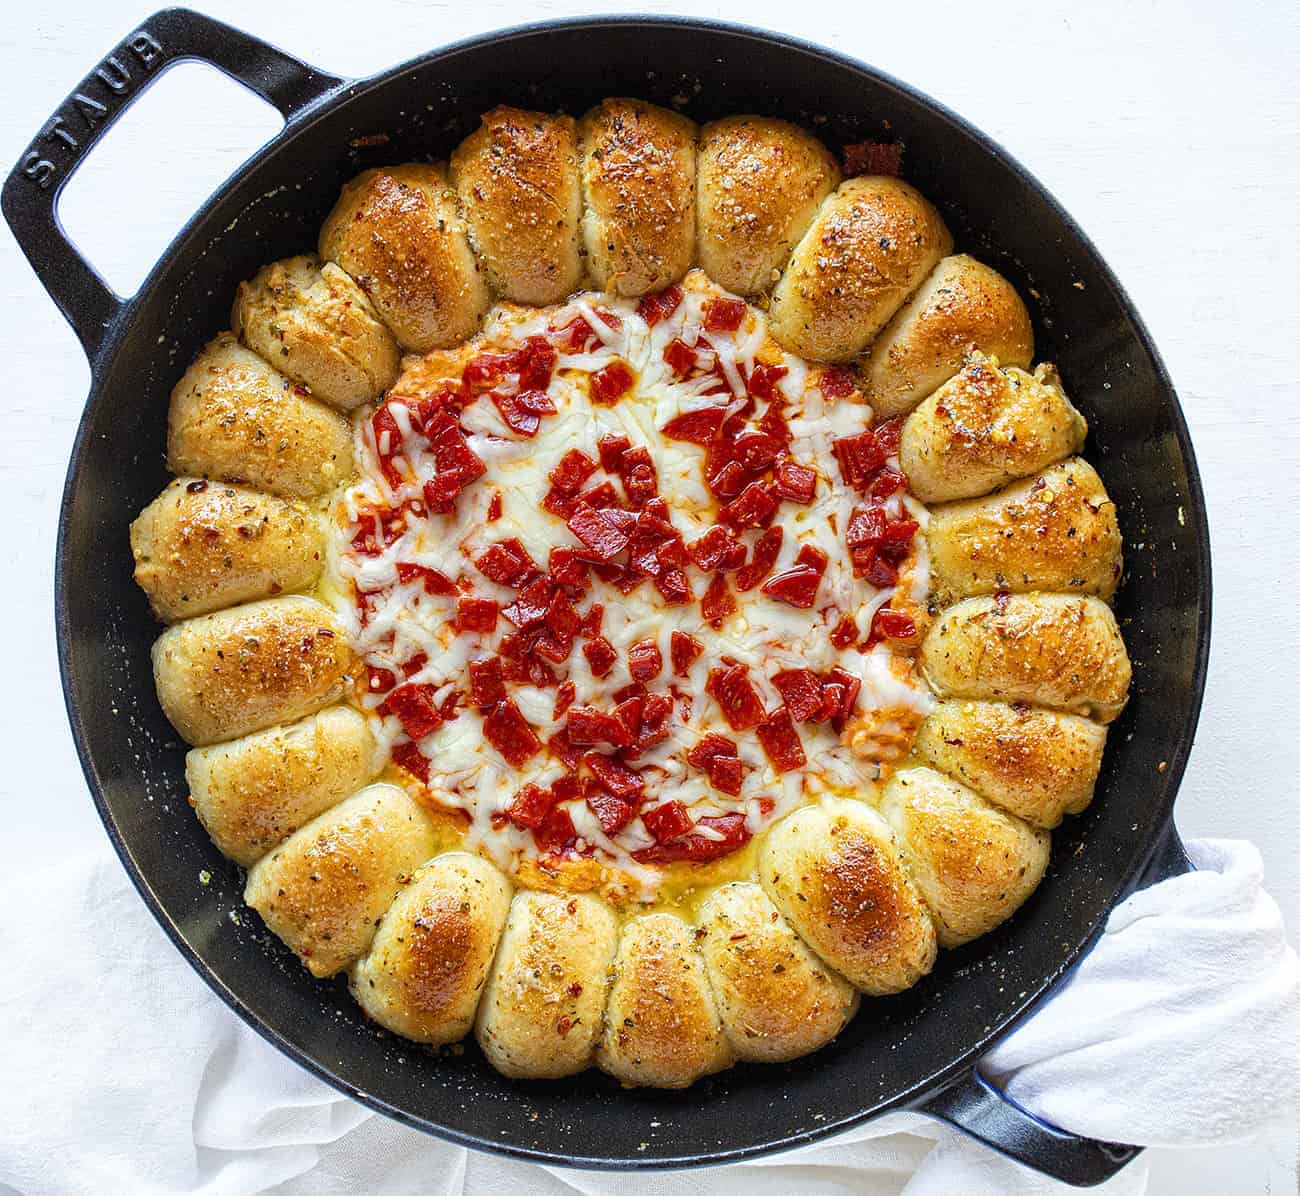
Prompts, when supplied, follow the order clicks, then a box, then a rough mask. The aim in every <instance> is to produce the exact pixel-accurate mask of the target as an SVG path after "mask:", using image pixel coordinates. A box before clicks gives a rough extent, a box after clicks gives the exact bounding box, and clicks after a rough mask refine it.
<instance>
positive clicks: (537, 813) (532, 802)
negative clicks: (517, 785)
mask: <svg viewBox="0 0 1300 1196" xmlns="http://www.w3.org/2000/svg"><path fill="white" fill-rule="evenodd" d="M555 801H556V798H555V794H554V793H553V792H552V791H550V790H547V789H543V788H542V787H541V786H540V785H534V784H533V783H532V782H531V781H530V782H529V783H528V784H527V785H524V786H523V787H522V788H521V789H520V790H519V792H518V793H516V794H515V795H514V797H513V798H512V799H511V801H510V804H509V805H508V806H507V807H506V817H507V818H509V819H510V821H511V822H513V823H514V824H515V826H518V827H522V828H523V829H524V830H530V831H532V830H536V829H537V828H538V827H540V826H541V825H542V823H544V822H545V821H546V816H547V815H548V814H549V813H550V812H551V810H552V808H553V807H554V806H555Z"/></svg>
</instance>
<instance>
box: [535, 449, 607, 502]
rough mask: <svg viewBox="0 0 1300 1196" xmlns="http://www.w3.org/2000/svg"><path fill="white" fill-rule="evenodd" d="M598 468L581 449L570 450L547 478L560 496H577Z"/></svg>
mask: <svg viewBox="0 0 1300 1196" xmlns="http://www.w3.org/2000/svg"><path fill="white" fill-rule="evenodd" d="M598 468H599V466H597V464H596V462H595V461H593V460H592V459H591V458H590V457H588V456H587V454H586V453H584V452H583V451H582V450H581V449H576V448H574V449H570V450H569V451H568V452H567V453H565V454H564V456H563V457H561V458H560V460H559V463H558V464H557V465H556V466H555V468H554V469H552V470H551V472H550V473H549V474H547V477H548V478H549V479H550V482H551V485H552V486H554V487H555V488H556V489H557V490H559V491H560V492H561V493H562V494H577V493H578V491H579V490H581V489H582V488H583V486H584V485H586V482H587V479H588V478H589V477H591V475H592V474H593V473H595V472H596V470H597V469H598Z"/></svg>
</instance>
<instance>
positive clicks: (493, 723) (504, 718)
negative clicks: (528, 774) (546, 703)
mask: <svg viewBox="0 0 1300 1196" xmlns="http://www.w3.org/2000/svg"><path fill="white" fill-rule="evenodd" d="M483 736H484V738H485V739H486V740H487V741H488V743H490V744H491V745H492V746H493V747H494V748H496V750H497V751H498V752H500V753H501V755H502V756H503V757H504V758H505V761H506V763H507V764H509V765H511V766H512V767H514V768H518V767H519V766H520V765H521V764H523V763H525V762H526V761H528V760H530V759H532V757H533V756H535V755H536V754H537V753H538V752H540V751H541V750H542V741H541V740H540V739H538V738H537V734H536V732H535V731H534V730H533V729H532V727H530V726H529V725H528V722H527V720H526V719H525V718H524V716H523V715H522V714H520V713H519V707H518V706H516V705H515V703H514V700H513V699H511V698H506V699H505V700H504V701H501V702H498V703H497V704H496V705H495V706H493V707H492V710H491V711H490V712H489V713H488V716H487V717H486V718H485V719H484V720H483Z"/></svg>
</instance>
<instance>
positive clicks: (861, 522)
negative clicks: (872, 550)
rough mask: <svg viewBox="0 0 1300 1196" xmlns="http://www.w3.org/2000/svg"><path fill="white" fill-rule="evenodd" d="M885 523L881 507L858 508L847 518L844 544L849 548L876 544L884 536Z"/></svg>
mask: <svg viewBox="0 0 1300 1196" xmlns="http://www.w3.org/2000/svg"><path fill="white" fill-rule="evenodd" d="M885 522H886V520H885V511H884V508H883V507H858V508H857V509H856V510H854V512H853V514H852V515H851V516H850V517H849V526H848V527H847V528H846V529H845V532H844V542H845V543H846V544H847V545H848V546H849V547H850V548H863V547H865V546H866V545H868V544H875V543H878V542H879V541H880V539H881V538H882V537H883V536H884V534H885Z"/></svg>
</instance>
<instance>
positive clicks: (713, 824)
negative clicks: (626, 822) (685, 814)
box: [633, 814, 750, 864]
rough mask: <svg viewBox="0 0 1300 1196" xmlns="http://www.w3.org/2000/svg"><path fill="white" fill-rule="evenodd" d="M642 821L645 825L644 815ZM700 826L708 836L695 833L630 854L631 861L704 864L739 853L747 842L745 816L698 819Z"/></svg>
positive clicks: (719, 816) (747, 833)
mask: <svg viewBox="0 0 1300 1196" xmlns="http://www.w3.org/2000/svg"><path fill="white" fill-rule="evenodd" d="M641 819H642V821H643V822H644V821H645V815H644V814H643V815H642V816H641ZM699 826H700V827H707V828H708V830H709V831H710V832H711V833H710V834H709V835H702V834H700V833H699V832H698V831H695V832H692V833H690V834H685V835H682V836H681V837H680V838H677V839H674V840H673V841H672V842H671V843H662V842H661V843H657V844H656V845H655V846H653V847H645V848H642V850H640V851H637V852H633V858H634V859H635V860H637V861H638V862H639V863H642V864H671V863H673V862H674V861H677V860H690V861H692V862H693V863H696V864H707V863H708V862H709V861H710V860H719V859H721V858H722V857H723V856H726V855H730V854H731V853H732V852H733V851H738V850H739V849H740V848H742V847H744V846H745V844H746V843H748V842H749V840H750V831H749V827H748V826H747V825H746V824H745V815H744V814H718V815H715V816H712V817H708V818H701V819H700V821H699Z"/></svg>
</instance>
